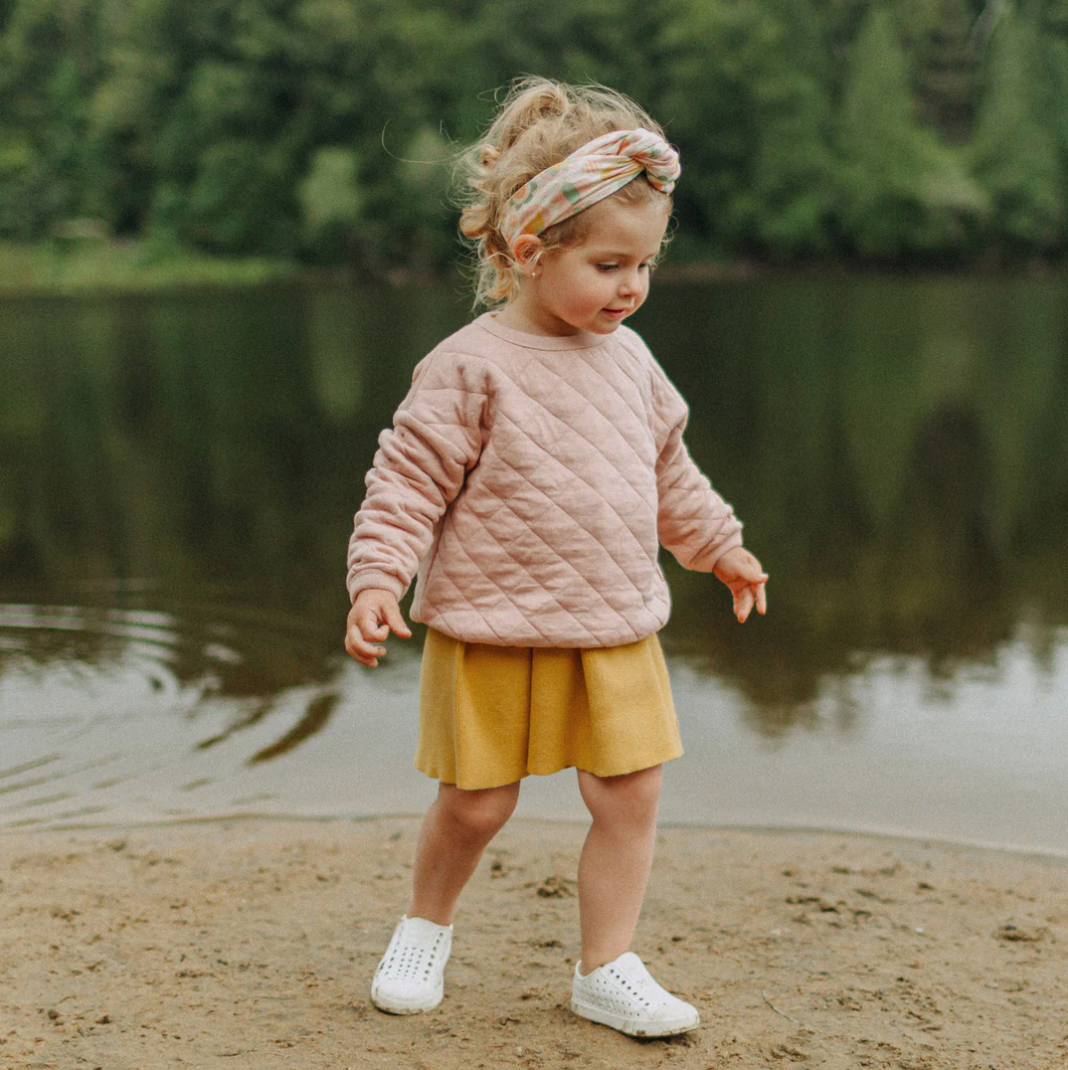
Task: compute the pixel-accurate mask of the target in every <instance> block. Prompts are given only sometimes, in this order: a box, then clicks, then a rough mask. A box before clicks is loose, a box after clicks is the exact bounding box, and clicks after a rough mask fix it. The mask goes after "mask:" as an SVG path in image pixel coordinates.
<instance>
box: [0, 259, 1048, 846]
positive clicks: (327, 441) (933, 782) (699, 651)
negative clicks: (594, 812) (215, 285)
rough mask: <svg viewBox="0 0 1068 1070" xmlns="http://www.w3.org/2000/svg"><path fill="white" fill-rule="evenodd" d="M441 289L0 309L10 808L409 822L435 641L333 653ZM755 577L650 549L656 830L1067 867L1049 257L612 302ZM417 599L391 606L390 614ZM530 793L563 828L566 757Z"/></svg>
mask: <svg viewBox="0 0 1068 1070" xmlns="http://www.w3.org/2000/svg"><path fill="white" fill-rule="evenodd" d="M466 317H467V312H466V308H465V299H464V298H463V296H462V295H459V294H458V292H457V291H456V290H453V289H450V288H448V287H441V288H437V289H427V288H406V289H405V288H402V289H355V290H353V289H345V288H319V287H310V286H288V287H283V288H272V289H265V290H256V291H241V292H213V293H196V294H171V295H166V296H152V297H115V298H93V299H80V298H79V299H73V298H68V299H52V298H49V299H45V298H33V299H3V300H0V829H19V828H21V829H25V828H57V827H64V826H71V825H111V824H118V823H127V822H151V821H162V820H175V819H188V818H198V817H215V816H221V815H224V814H227V815H229V814H268V815H305V816H335V815H372V814H382V813H414V812H418V811H419V810H421V809H422V808H423V807H424V806H425V804H426V803H427V802H428V801H429V800H430V799H431V798H432V795H433V790H434V786H433V784H432V783H431V782H429V781H427V780H426V779H425V778H424V777H422V775H421V774H419V773H417V772H415V770H414V769H413V768H412V766H411V755H412V751H413V749H414V742H415V727H416V725H415V720H416V715H415V711H416V699H417V685H418V673H419V651H420V647H421V641H422V636H423V631H422V629H421V628H419V627H416V629H415V631H416V636H415V638H414V639H413V640H412V641H411V642H409V643H403V642H401V641H399V640H396V639H395V638H394V639H391V640H390V654H389V656H388V658H386V659H385V660H384V661H383V663H382V665H381V667H380V668H379V669H377V670H373V671H372V670H367V669H364V668H361V667H360V666H358V665H356V664H355V663H353V662H351V661H350V660H349V659H347V658H346V657H345V655H344V653H343V652H342V650H341V634H342V630H343V622H344V616H345V612H346V609H347V599H346V596H345V592H344V551H345V543H346V541H347V538H348V534H349V531H350V530H351V520H352V513H353V512H354V510H355V509H356V507H357V506H358V505H359V502H360V499H361V496H362V491H363V475H364V472H365V471H366V468H367V467H368V465H369V463H370V460H371V457H372V455H373V452H374V448H375V439H376V436H377V434H378V431H379V430H380V429H381V428H382V427H383V426H385V425H386V424H387V423H388V422H389V419H390V416H391V414H392V412H393V409H394V407H395V405H396V403H397V402H398V401H399V400H400V398H401V397H402V396H403V394H404V392H405V390H406V388H407V385H408V382H409V381H410V376H411V370H412V368H413V367H414V365H415V364H416V362H417V361H418V360H419V359H420V357H422V356H423V354H424V353H425V352H426V351H427V350H428V349H429V348H430V347H431V346H432V345H433V344H434V343H435V342H436V341H438V340H439V339H440V338H441V337H442V336H443V335H444V334H446V333H448V332H449V331H451V330H453V329H455V328H456V327H458V326H459V325H460V324H462V323H463V322H464V321H465V319H466ZM633 324H634V326H635V327H636V328H637V329H638V330H639V331H641V332H642V333H643V335H644V336H645V337H646V339H647V340H648V341H649V343H650V344H651V345H652V347H653V349H654V351H655V352H656V353H657V355H658V357H659V358H660V360H661V362H662V364H663V365H664V366H665V368H666V369H667V371H668V373H669V375H671V377H672V378H673V379H674V380H675V382H676V383H677V384H678V386H679V387H680V389H681V390H682V391H683V393H684V394H685V395H686V396H687V398H688V400H689V401H690V404H691V409H692V419H691V424H690V428H689V430H688V433H687V439H688V442H689V445H690V450H691V452H692V453H693V455H694V456H695V458H696V459H697V461H698V463H699V464H700V465H701V466H702V467H703V468H704V469H705V471H707V472H708V474H709V475H710V477H711V479H712V481H713V483H714V484H715V485H716V487H717V489H719V490H720V492H721V493H722V494H723V495H724V496H725V497H726V498H727V499H728V500H730V501H731V502H732V503H733V504H734V505H735V507H736V509H737V510H738V512H739V514H740V515H741V516H742V518H743V519H744V520H745V523H746V538H747V543H748V545H750V546H751V548H752V549H753V550H754V551H755V552H756V553H757V554H758V555H759V556H760V557H761V559H762V561H763V562H764V564H765V567H766V568H767V569H768V571H769V572H770V573H771V576H772V579H771V582H770V584H769V601H770V611H769V615H768V617H767V618H766V619H753V620H751V621H750V622H749V623H748V624H746V625H745V626H744V627H741V626H739V625H738V624H737V623H736V622H735V621H734V619H733V617H732V615H731V612H730V599H729V596H728V595H727V593H726V591H725V590H724V589H723V588H722V587H721V585H720V584H719V583H718V582H717V581H715V580H714V579H713V578H711V577H709V576H706V575H697V574H693V573H686V572H684V571H683V570H681V569H680V568H678V567H677V566H676V565H675V563H674V561H673V559H670V557H669V556H668V555H666V554H665V555H664V557H665V561H664V567H665V571H666V573H667V575H668V579H669V581H670V583H671V585H672V591H673V597H674V613H673V616H672V619H671V622H670V623H669V625H668V626H667V628H666V629H665V630H664V631H663V632H662V633H661V638H662V641H663V644H664V648H665V650H666V652H667V654H668V660H669V666H670V668H671V672H672V678H673V682H674V687H675V695H676V705H677V707H678V710H679V715H680V720H681V723H682V730H683V740H684V743H685V744H686V747H687V754H686V756H685V757H684V758H682V759H681V760H680V761H678V762H675V763H672V764H671V765H670V766H669V767H668V770H667V774H668V776H667V786H666V790H665V794H664V799H663V804H662V816H663V820H664V821H666V822H669V823H671V822H674V823H700V824H711V825H737V824H741V825H755V826H773V827H781V826H803V827H820V828H835V829H852V830H862V831H872V832H892V833H899V834H904V835H909V836H917V837H930V838H938V839H946V840H955V841H961V842H975V843H984V844H999V845H1004V846H1010V847H1014V848H1019V849H1027V850H1035V851H1045V852H1053V853H1059V854H1064V855H1068V775H1066V774H1068V434H1066V433H1065V428H1066V427H1068V281H1066V280H1063V279H982V280H979V279H904V278H900V279H876V278H864V279H849V280H842V279H837V280H804V281H796V280H795V281H760V282H745V283H718V284H707V285H697V284H681V283H677V284H666V283H662V284H658V285H657V286H656V287H654V292H653V296H652V298H651V299H650V302H649V304H648V305H647V306H646V307H645V308H644V309H643V310H642V311H641V313H640V314H639V315H638V316H637V317H636V318H635V320H634V321H633ZM406 605H407V603H405V608H406ZM520 812H521V813H525V814H527V815H535V816H546V817H580V816H582V815H583V810H582V806H581V802H580V800H579V796H578V793H577V790H576V787H575V784H574V775H573V774H571V773H564V774H560V775H558V776H555V777H552V778H547V779H542V778H531V779H530V780H529V781H528V782H527V784H526V785H525V787H524V791H523V796H522V801H521V803H520Z"/></svg>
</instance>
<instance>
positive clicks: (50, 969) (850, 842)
mask: <svg viewBox="0 0 1068 1070" xmlns="http://www.w3.org/2000/svg"><path fill="white" fill-rule="evenodd" d="M417 824H418V823H417V822H416V821H415V820H414V819H409V818H405V819H387V818H382V819H376V820H372V821H364V822H342V821H335V822H310V821H299V822H298V821H267V820H247V821H217V822H205V823H194V824H184V825H172V826H151V827H142V828H132V829H127V830H121V831H120V830H109V831H84V832H70V831H63V832H58V831H57V832H44V833H42V832H34V833H29V832H20V833H7V834H4V835H2V836H0V919H2V925H0V935H2V940H0V1066H2V1067H4V1068H5V1070H7V1068H10V1070H22V1068H37V1070H53V1068H54V1070H75V1068H78V1067H87V1068H88V1070H94V1068H99V1070H150V1068H156V1067H161V1068H162V1067H196V1068H201V1070H238V1068H240V1067H255V1068H256V1070H313V1068H314V1070H318V1068H329V1070H342V1068H357V1070H364V1068H367V1070H408V1068H411V1070H477V1068H486V1070H498V1068H503V1067H528V1068H547V1070H548V1068H561V1070H563V1068H566V1070H617V1068H620V1067H628V1068H630V1067H635V1068H645V1067H650V1068H651V1067H675V1068H677V1070H711V1068H716V1070H719V1068H720V1067H739V1068H748V1067H780V1066H781V1067H790V1066H798V1067H806V1066H807V1067H819V1068H822V1070H839V1068H840V1070H855V1068H858V1067H894V1068H902V1070H980V1068H981V1070H990V1068H991V1067H995V1068H997V1070H1005V1068H1016V1067H1019V1068H1021V1070H1023V1068H1026V1070H1044V1068H1047V1067H1061V1066H1068V1015H1066V1013H1065V1008H1066V1006H1068V1001H1066V995H1068V862H1066V861H1065V860H1059V859H1048V858H1042V857H1035V856H1023V855H1015V854H1010V853H1006V852H998V851H990V850H982V849H976V848H964V847H954V846H946V845H939V844H924V843H918V842H911V841H905V840H896V839H884V838H878V837H865V836H850V835H840V834H830V833H798V832H790V833H775V832H767V833H763V832H748V831H737V830H729V831H725V830H702V829H693V828H668V829H664V830H662V832H661V835H660V843H659V847H658V857H657V864H656V867H655V870H654V874H653V879H652V883H651V886H650V890H649V896H648V899H647V903H646V908H645V911H644V914H643V919H642V923H641V926H640V930H639V934H638V939H637V941H636V947H635V949H636V950H637V951H638V952H639V953H640V954H642V956H643V957H644V958H645V959H646V961H647V962H648V963H649V965H650V966H651V968H652V970H653V972H654V974H655V975H656V976H657V977H658V978H659V979H660V980H661V981H662V982H663V983H664V984H665V985H667V986H668V987H670V988H672V989H673V990H674V991H675V992H677V993H678V994H679V995H682V996H684V997H685V998H687V999H689V1000H691V1001H692V1002H693V1003H695V1004H696V1005H697V1006H698V1008H699V1009H700V1011H701V1015H702V1019H703V1024H702V1027H701V1029H700V1030H698V1031H697V1032H695V1033H691V1034H688V1035H686V1036H683V1037H679V1038H675V1039H672V1040H664V1041H637V1040H632V1039H629V1038H626V1037H623V1036H620V1035H619V1034H616V1033H614V1032H612V1031H611V1030H608V1029H606V1028H604V1027H603V1026H596V1025H593V1024H591V1023H589V1022H586V1021H583V1020H580V1019H578V1018H576V1017H574V1016H573V1015H571V1013H570V1012H569V1011H568V1009H567V999H568V994H569V980H570V973H571V968H572V965H573V963H574V960H575V957H576V955H577V954H578V917H577V900H576V898H575V896H574V877H575V871H576V864H577V858H578V849H579V847H580V845H581V840H582V836H583V834H584V827H583V826H582V825H581V824H578V823H570V822H548V821H534V820H515V821H513V822H512V823H511V824H510V825H509V826H508V827H507V828H506V829H505V830H504V832H503V833H502V834H501V835H500V836H499V837H498V839H497V840H496V841H495V842H494V844H493V845H492V846H491V848H490V850H489V851H488V852H487V854H486V857H485V859H484V860H483V863H482V865H481V867H480V869H479V871H478V873H477V874H476V876H475V877H474V879H473V880H472V882H471V884H470V886H469V887H468V889H467V890H466V892H465V894H464V898H463V899H462V901H461V907H460V911H459V913H458V916H457V919H456V938H455V944H454V951H453V957H452V961H451V962H450V965H449V970H448V973H447V975H446V998H445V1001H444V1002H443V1004H442V1005H441V1006H440V1007H439V1008H438V1009H437V1010H435V1011H433V1012H432V1013H430V1014H426V1015H417V1016H413V1017H393V1016H388V1015H384V1014H381V1013H380V1012H378V1011H376V1010H375V1009H374V1008H373V1007H372V1006H371V1005H370V1002H369V1000H368V995H367V993H368V987H369V983H370V977H371V974H372V972H373V970H374V967H375V964H376V963H377V961H378V958H379V956H380V954H381V952H382V950H383V949H384V947H385V945H386V942H387V941H388V939H389V935H390V933H391V931H392V929H393V925H394V923H395V921H396V918H397V916H398V915H399V914H400V912H401V910H402V909H403V907H404V903H405V898H406V895H407V887H408V878H409V874H410V866H411V858H412V851H413V847H414V840H415V833H416V829H417Z"/></svg>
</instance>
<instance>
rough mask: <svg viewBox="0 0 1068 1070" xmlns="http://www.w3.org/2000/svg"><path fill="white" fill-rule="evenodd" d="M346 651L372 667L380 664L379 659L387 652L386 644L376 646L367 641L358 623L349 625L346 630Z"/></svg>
mask: <svg viewBox="0 0 1068 1070" xmlns="http://www.w3.org/2000/svg"><path fill="white" fill-rule="evenodd" d="M387 631H388V629H387ZM345 651H346V652H347V653H348V655H349V656H350V657H352V658H355V659H356V660H357V661H358V662H359V663H360V664H361V665H368V666H370V667H371V668H372V669H373V668H375V666H377V665H378V659H379V658H381V657H385V654H386V648H385V647H384V646H374V645H372V644H371V643H369V642H368V641H367V639H366V638H365V636H364V633H363V632H361V630H360V628H359V626H358V625H357V624H351V625H349V629H348V631H347V632H345Z"/></svg>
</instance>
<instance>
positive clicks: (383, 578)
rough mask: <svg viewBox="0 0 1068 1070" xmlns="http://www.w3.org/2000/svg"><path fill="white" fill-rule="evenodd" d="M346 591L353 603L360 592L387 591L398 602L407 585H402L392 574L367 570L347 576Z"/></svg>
mask: <svg viewBox="0 0 1068 1070" xmlns="http://www.w3.org/2000/svg"><path fill="white" fill-rule="evenodd" d="M348 589H349V598H350V599H351V600H352V601H353V602H355V601H356V596H357V595H358V594H359V593H360V592H361V591H389V593H390V594H391V595H393V597H394V598H396V599H397V601H398V602H399V601H400V600H401V599H402V598H403V597H404V595H405V593H406V592H407V590H408V584H406V583H402V582H401V581H400V580H399V579H397V577H396V576H394V575H393V574H392V573H389V572H379V571H377V570H375V569H370V568H369V569H363V570H361V571H360V572H357V573H356V574H355V575H352V576H349V582H348Z"/></svg>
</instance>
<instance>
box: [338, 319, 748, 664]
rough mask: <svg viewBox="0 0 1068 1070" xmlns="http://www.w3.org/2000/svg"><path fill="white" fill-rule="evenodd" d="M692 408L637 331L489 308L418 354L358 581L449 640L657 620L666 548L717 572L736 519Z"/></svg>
mask: <svg viewBox="0 0 1068 1070" xmlns="http://www.w3.org/2000/svg"><path fill="white" fill-rule="evenodd" d="M687 416H688V410H687V407H686V403H685V401H683V399H682V397H681V396H680V395H679V393H678V391H677V390H676V389H675V387H674V386H673V385H672V383H671V382H670V380H669V379H668V378H667V376H666V375H665V374H664V371H663V369H661V368H660V366H659V364H657V362H656V360H655V359H654V358H653V356H652V354H651V353H650V352H649V350H648V348H647V347H646V346H645V344H644V343H643V342H642V340H641V339H640V338H639V337H638V335H637V334H635V333H634V332H633V331H632V330H630V329H629V328H627V327H619V328H618V329H617V330H616V331H615V332H614V333H612V334H610V335H593V334H589V333H585V332H583V333H580V334H578V335H575V336H570V337H567V338H556V337H552V338H543V337H537V336H532V335H526V334H522V333H520V332H517V331H513V330H511V329H509V328H505V327H503V326H501V325H500V324H498V323H497V322H496V321H495V319H494V317H493V315H492V313H486V314H485V315H483V316H480V317H479V318H478V319H476V320H475V321H474V322H473V323H471V324H469V325H468V326H467V327H464V328H463V329H462V330H460V331H458V332H457V333H456V334H454V335H452V336H451V337H450V338H447V339H446V340H445V341H444V342H442V343H441V344H440V345H439V346H437V347H436V348H435V349H434V350H433V351H432V352H431V353H430V354H429V355H428V356H427V357H425V358H424V359H423V360H422V361H421V362H420V363H419V365H418V367H417V368H416V369H415V373H414V376H413V380H412V387H411V389H410V391H409V392H408V395H407V396H406V397H405V399H404V400H403V401H402V402H401V405H400V407H399V408H398V410H397V413H396V415H395V417H394V424H393V427H392V428H390V429H387V430H386V431H383V432H382V434H381V435H380V436H379V449H378V451H377V452H376V454H375V458H374V466H373V467H372V469H371V470H370V472H368V473H367V477H366V484H367V496H366V498H365V500H364V503H363V505H362V506H361V508H360V510H359V512H358V513H357V514H356V519H355V525H354V530H353V535H352V538H351V540H350V542H349V552H348V565H349V572H348V588H349V594H350V596H351V597H352V598H353V599H355V597H356V595H357V594H358V593H359V592H360V591H361V590H365V589H368V588H382V589H386V590H390V591H392V592H393V593H394V594H395V595H396V596H397V597H398V598H401V597H402V596H403V594H404V592H405V591H406V590H407V589H408V587H409V585H410V584H411V582H412V579H413V577H414V578H415V579H416V590H415V596H414V599H413V602H412V609H411V616H412V618H413V619H414V620H417V621H422V622H424V623H426V624H428V625H430V626H431V627H433V628H435V629H437V630H438V631H442V632H444V633H445V634H447V635H451V636H453V637H454V638H457V639H462V640H466V641H468V642H479V643H497V644H502V645H508V646H571V647H600V646H616V645H619V644H622V643H631V642H636V641H638V640H639V639H643V638H645V637H646V636H648V635H650V634H651V633H653V632H655V631H657V630H659V629H660V628H661V627H663V625H664V624H665V623H666V621H667V619H668V615H669V613H670V595H669V593H668V588H667V583H666V581H665V579H664V575H663V573H662V571H661V570H660V568H659V566H658V564H657V554H658V551H659V546H660V545H661V544H662V545H664V546H665V547H667V548H668V549H669V550H670V551H671V552H672V553H674V554H675V556H676V557H677V558H678V560H679V561H680V562H681V563H682V564H683V565H684V566H685V567H687V568H692V569H697V570H700V571H711V569H712V568H713V566H714V565H715V562H716V560H717V559H718V558H719V556H720V555H721V554H722V553H723V552H724V551H725V550H727V549H728V548H729V547H731V546H734V545H738V544H740V542H741V535H740V530H741V524H740V522H739V521H738V520H737V518H736V517H735V516H734V513H733V510H732V509H731V507H730V506H729V505H727V503H726V502H724V501H723V499H722V498H720V496H719V495H718V494H716V492H715V491H714V490H713V489H712V487H711V485H710V483H709V481H708V479H707V478H706V477H705V476H704V475H703V474H702V473H701V471H700V470H699V469H698V468H697V466H696V465H695V464H694V462H693V460H692V458H691V457H690V455H689V453H688V451H687V450H686V446H685V443H684V442H683V438H682V434H683V431H684V429H685V426H686V420H687Z"/></svg>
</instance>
